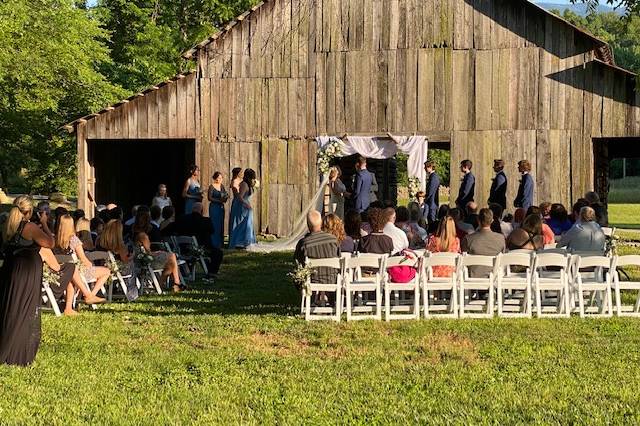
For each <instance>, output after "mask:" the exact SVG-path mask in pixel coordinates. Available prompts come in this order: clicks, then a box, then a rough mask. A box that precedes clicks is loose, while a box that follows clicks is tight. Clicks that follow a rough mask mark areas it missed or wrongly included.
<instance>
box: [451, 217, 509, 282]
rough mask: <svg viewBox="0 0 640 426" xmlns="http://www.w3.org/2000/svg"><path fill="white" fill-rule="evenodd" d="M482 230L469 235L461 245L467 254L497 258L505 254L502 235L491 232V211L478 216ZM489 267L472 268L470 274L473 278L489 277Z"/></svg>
mask: <svg viewBox="0 0 640 426" xmlns="http://www.w3.org/2000/svg"><path fill="white" fill-rule="evenodd" d="M478 217H479V220H480V229H479V230H478V232H474V233H473V234H470V235H467V236H466V237H464V239H463V240H462V243H461V249H462V251H463V252H465V253H469V254H478V255H482V256H495V255H497V254H498V253H502V252H504V249H505V241H504V237H503V236H502V235H501V234H498V233H496V232H493V231H491V222H493V213H491V210H489V209H486V208H485V209H481V210H480V213H479V214H478ZM491 269H492V268H490V267H488V266H472V267H470V268H469V274H470V275H471V277H473V278H478V277H484V276H488V275H489V273H490V272H491Z"/></svg>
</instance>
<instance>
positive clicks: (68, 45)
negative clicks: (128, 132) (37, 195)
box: [0, 0, 126, 191]
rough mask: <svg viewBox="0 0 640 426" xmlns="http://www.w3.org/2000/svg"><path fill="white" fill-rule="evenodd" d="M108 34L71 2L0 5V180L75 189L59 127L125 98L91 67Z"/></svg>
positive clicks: (101, 55)
mask: <svg viewBox="0 0 640 426" xmlns="http://www.w3.org/2000/svg"><path fill="white" fill-rule="evenodd" d="M106 36H107V34H106V33H105V32H104V31H103V30H102V29H100V28H99V26H98V22H97V21H96V20H95V19H93V18H92V17H91V16H90V15H89V14H87V12H86V11H85V10H83V9H81V8H77V7H76V5H75V2H74V1H72V0H4V1H3V2H0V46H2V48H1V49H0V145H1V146H2V149H0V185H2V186H6V185H7V182H8V181H9V180H11V178H12V177H15V176H16V175H17V174H18V172H21V171H22V172H23V174H24V176H25V178H26V179H25V181H26V182H27V188H26V189H27V190H36V191H47V190H49V189H51V187H52V186H58V187H61V188H62V189H66V190H67V191H69V190H72V189H73V188H75V180H74V179H73V176H74V173H75V157H76V155H75V144H74V143H73V141H72V140H71V139H70V138H64V137H62V136H59V132H58V128H59V127H60V126H61V125H62V124H63V123H65V122H67V121H70V120H72V119H73V118H76V117H78V116H80V115H83V114H86V113H87V111H96V110H97V109H99V108H102V107H103V106H104V105H105V104H106V103H109V102H113V101H114V100H116V99H118V98H121V97H123V96H125V95H126V93H125V91H124V90H122V89H121V88H119V87H118V86H115V85H113V84H111V83H109V82H108V81H107V80H106V79H105V77H104V76H103V75H101V74H100V73H99V72H98V70H97V67H98V66H99V65H100V64H104V63H108V62H109V61H110V58H109V52H108V49H107V47H106V46H105V45H104V43H102V42H101V41H100V39H104V38H105V37H106Z"/></svg>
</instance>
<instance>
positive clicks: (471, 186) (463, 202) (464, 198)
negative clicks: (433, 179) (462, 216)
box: [456, 160, 476, 212]
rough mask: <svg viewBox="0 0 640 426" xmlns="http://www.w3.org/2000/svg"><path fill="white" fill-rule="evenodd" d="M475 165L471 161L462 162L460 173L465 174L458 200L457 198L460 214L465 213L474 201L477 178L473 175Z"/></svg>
mask: <svg viewBox="0 0 640 426" xmlns="http://www.w3.org/2000/svg"><path fill="white" fill-rule="evenodd" d="M472 167H473V163H472V162H471V160H463V161H461V162H460V172H461V173H462V174H463V177H462V182H461V183H460V189H459V190H458V198H456V206H457V207H458V208H459V209H460V212H464V211H465V210H464V209H465V208H466V207H467V204H468V203H469V202H470V201H473V196H474V193H475V191H476V178H475V176H473V173H471V168H472Z"/></svg>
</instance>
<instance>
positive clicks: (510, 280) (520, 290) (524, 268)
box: [495, 252, 531, 318]
mask: <svg viewBox="0 0 640 426" xmlns="http://www.w3.org/2000/svg"><path fill="white" fill-rule="evenodd" d="M495 274H496V290H497V293H498V300H497V302H498V316H501V317H527V318H531V254H530V253H526V252H522V253H514V252H509V253H500V254H499V255H498V257H497V259H496V269H495ZM505 291H507V292H508V293H507V294H508V295H509V297H505ZM514 308H515V310H514Z"/></svg>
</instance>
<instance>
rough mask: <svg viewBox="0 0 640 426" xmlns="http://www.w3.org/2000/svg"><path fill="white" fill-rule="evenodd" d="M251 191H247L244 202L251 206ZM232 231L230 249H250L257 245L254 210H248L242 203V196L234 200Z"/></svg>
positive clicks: (232, 206)
mask: <svg viewBox="0 0 640 426" xmlns="http://www.w3.org/2000/svg"><path fill="white" fill-rule="evenodd" d="M251 195H252V192H251V191H247V192H246V194H245V196H244V202H245V203H246V204H251ZM230 216H231V217H230V222H231V230H230V232H229V248H238V247H248V246H250V245H251V244H255V243H256V235H255V233H254V231H253V210H252V209H248V208H246V207H245V206H244V204H243V203H242V202H241V201H240V196H239V195H238V196H236V197H234V198H233V203H232V204H231V213H230Z"/></svg>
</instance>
